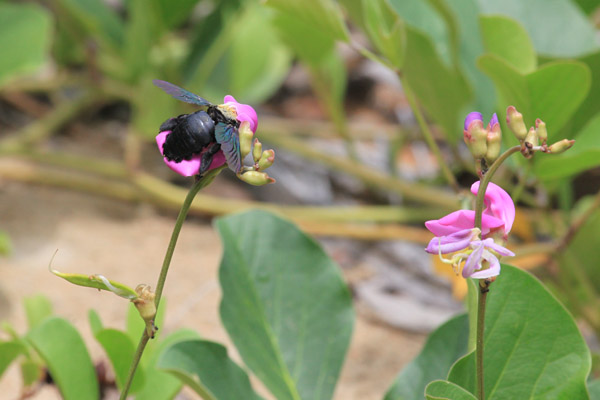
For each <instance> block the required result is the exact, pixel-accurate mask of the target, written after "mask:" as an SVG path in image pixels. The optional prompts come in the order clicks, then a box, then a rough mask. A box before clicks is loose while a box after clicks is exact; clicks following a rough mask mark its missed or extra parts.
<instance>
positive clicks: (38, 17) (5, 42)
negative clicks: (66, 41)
mask: <svg viewBox="0 0 600 400" xmlns="http://www.w3.org/2000/svg"><path fill="white" fill-rule="evenodd" d="M51 29H52V28H51V19H50V15H49V14H48V12H47V11H46V10H45V9H43V8H42V7H40V6H38V5H37V4H8V3H7V4H0V49H2V57H0V85H2V84H3V83H4V82H6V81H8V80H9V79H11V78H13V77H14V76H17V75H20V74H25V73H30V72H33V71H35V70H37V69H38V68H40V67H41V66H42V65H43V64H44V63H45V62H46V59H47V56H48V50H49V47H50V41H51V39H52V30H51Z"/></svg>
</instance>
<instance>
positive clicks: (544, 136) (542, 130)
mask: <svg viewBox="0 0 600 400" xmlns="http://www.w3.org/2000/svg"><path fill="white" fill-rule="evenodd" d="M506 123H507V124H508V127H509V128H510V130H511V131H512V132H513V133H514V134H515V137H516V138H517V139H518V140H519V142H520V143H521V152H522V153H523V155H524V156H525V157H527V158H531V156H533V153H534V152H535V151H537V150H539V151H543V152H545V153H552V154H558V153H562V152H564V151H566V150H568V149H570V148H571V147H572V146H573V144H574V143H575V141H574V140H568V139H563V140H561V141H558V142H556V143H554V144H552V145H550V146H548V131H547V129H546V124H545V123H544V121H542V120H541V119H539V118H538V119H536V120H535V127H533V126H532V127H531V128H529V130H528V129H527V126H526V125H525V122H524V121H523V115H522V114H521V113H520V112H519V111H517V109H516V108H515V107H514V106H509V107H508V108H507V109H506Z"/></svg>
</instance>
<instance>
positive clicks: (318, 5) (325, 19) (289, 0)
mask: <svg viewBox="0 0 600 400" xmlns="http://www.w3.org/2000/svg"><path fill="white" fill-rule="evenodd" d="M265 4H266V5H268V6H270V7H273V8H276V9H277V10H279V11H281V12H283V13H285V14H288V15H295V16H296V17H297V18H298V19H300V20H302V21H303V22H304V23H306V24H309V25H311V26H314V28H315V29H318V30H319V31H321V32H322V33H324V34H325V35H327V36H329V37H331V38H332V39H335V40H341V41H345V42H347V41H349V40H350V36H349V33H348V29H347V28H346V24H345V22H344V16H343V15H342V12H341V10H340V8H339V6H338V4H337V2H335V1H333V0H266V1H265Z"/></svg>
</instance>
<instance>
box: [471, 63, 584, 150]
mask: <svg viewBox="0 0 600 400" xmlns="http://www.w3.org/2000/svg"><path fill="white" fill-rule="evenodd" d="M478 65H479V68H481V70H482V71H484V72H485V73H486V74H487V75H488V76H489V77H490V78H492V80H493V81H494V83H495V84H496V87H497V88H498V91H499V92H500V96H501V101H500V103H501V104H506V105H514V106H515V107H516V108H517V109H518V110H519V111H520V112H521V113H522V114H523V118H524V120H525V123H526V125H527V126H533V125H534V121H535V119H536V118H540V119H542V120H543V121H544V122H545V123H546V126H547V127H548V141H549V142H550V143H552V142H553V141H556V140H559V139H562V138H559V137H557V135H558V133H559V131H560V129H561V128H562V127H563V126H564V124H565V123H566V122H567V121H568V120H569V118H570V117H571V116H572V115H573V113H574V112H575V110H577V107H578V106H579V105H580V104H581V102H582V101H583V99H584V98H585V96H586V94H587V93H588V91H589V88H590V83H591V82H590V79H591V78H590V71H589V69H588V67H587V66H586V65H585V64H583V63H580V62H573V61H561V62H555V63H549V64H545V65H543V66H542V67H541V68H539V69H537V70H536V71H534V72H532V73H529V74H526V75H523V74H520V73H519V72H518V71H517V70H516V69H514V68H513V67H511V66H510V65H509V64H507V63H506V62H505V61H504V60H502V59H501V58H500V57H498V56H495V55H491V54H486V55H483V56H481V57H480V58H479V62H478Z"/></svg>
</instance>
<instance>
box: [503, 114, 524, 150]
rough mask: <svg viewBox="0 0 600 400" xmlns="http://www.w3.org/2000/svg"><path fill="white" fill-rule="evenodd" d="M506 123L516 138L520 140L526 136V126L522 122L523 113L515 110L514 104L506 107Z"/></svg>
mask: <svg viewBox="0 0 600 400" xmlns="http://www.w3.org/2000/svg"><path fill="white" fill-rule="evenodd" d="M506 123H507V124H508V127H509V128H510V130H511V131H513V133H514V134H515V136H516V138H517V139H518V140H519V141H520V142H522V141H523V140H525V138H526V137H527V127H526V126H525V122H523V114H521V113H520V112H518V111H517V109H516V108H515V107H514V106H509V107H508V108H507V109H506Z"/></svg>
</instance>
